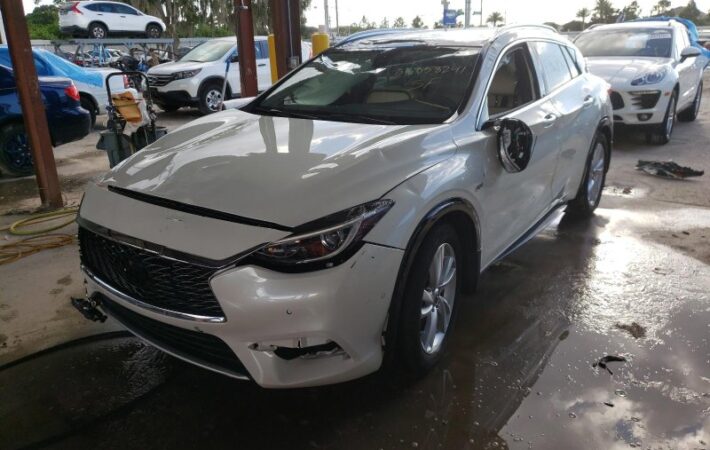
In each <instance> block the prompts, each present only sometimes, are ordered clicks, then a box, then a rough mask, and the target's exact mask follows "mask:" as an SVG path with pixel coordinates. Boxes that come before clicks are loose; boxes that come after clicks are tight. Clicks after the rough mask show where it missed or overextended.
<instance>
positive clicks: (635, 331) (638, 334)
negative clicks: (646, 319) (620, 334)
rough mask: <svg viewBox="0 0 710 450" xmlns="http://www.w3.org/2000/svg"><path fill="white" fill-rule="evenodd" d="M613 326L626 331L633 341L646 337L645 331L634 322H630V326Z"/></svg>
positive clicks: (618, 324) (619, 324)
mask: <svg viewBox="0 0 710 450" xmlns="http://www.w3.org/2000/svg"><path fill="white" fill-rule="evenodd" d="M614 326H615V327H616V328H618V329H620V330H624V331H628V332H629V334H631V336H633V337H634V339H639V338H644V337H646V329H645V328H644V327H642V326H641V325H639V324H638V323H636V322H631V325H627V324H621V323H617V324H616V325H614Z"/></svg>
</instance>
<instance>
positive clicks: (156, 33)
mask: <svg viewBox="0 0 710 450" xmlns="http://www.w3.org/2000/svg"><path fill="white" fill-rule="evenodd" d="M162 34H163V29H162V28H160V26H158V25H156V24H154V23H151V24H150V25H148V26H147V27H146V28H145V36H146V37H147V38H148V39H160V36H161V35H162Z"/></svg>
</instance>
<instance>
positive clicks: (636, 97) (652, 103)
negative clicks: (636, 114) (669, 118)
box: [629, 91, 661, 109]
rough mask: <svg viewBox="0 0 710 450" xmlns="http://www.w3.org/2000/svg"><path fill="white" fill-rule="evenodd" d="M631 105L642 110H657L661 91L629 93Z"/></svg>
mask: <svg viewBox="0 0 710 450" xmlns="http://www.w3.org/2000/svg"><path fill="white" fill-rule="evenodd" d="M629 94H630V95H631V104H632V105H634V106H636V107H637V108H640V109H651V108H655V107H656V104H657V103H658V100H659V99H660V98H661V92H660V91H644V92H629Z"/></svg>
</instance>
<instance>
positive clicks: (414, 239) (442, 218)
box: [383, 197, 481, 365]
mask: <svg viewBox="0 0 710 450" xmlns="http://www.w3.org/2000/svg"><path fill="white" fill-rule="evenodd" d="M442 223H447V224H450V225H451V226H453V227H454V229H455V230H456V232H457V234H458V235H459V237H460V238H461V239H462V241H461V243H462V245H463V247H464V258H465V259H464V267H465V273H466V276H465V277H464V282H463V283H464V284H463V291H464V292H465V293H470V292H473V291H474V290H475V288H476V283H477V282H478V276H479V271H480V265H481V227H480V220H479V216H478V213H477V212H476V210H475V208H474V207H473V205H472V204H471V203H470V202H469V201H467V200H466V199H463V198H460V197H452V198H449V199H446V200H443V201H441V202H440V203H438V204H437V205H436V206H434V207H433V208H431V209H430V210H429V211H428V212H427V213H426V214H425V215H424V217H423V218H422V219H421V220H420V221H419V223H418V224H417V227H416V228H415V230H414V233H412V236H411V237H410V238H409V241H408V244H407V248H406V249H405V251H404V256H403V257H402V262H401V264H400V267H399V271H398V273H397V282H396V284H395V288H394V292H393V294H392V301H391V303H390V308H389V313H388V319H387V325H386V329H385V330H384V333H383V347H385V348H386V349H387V351H385V359H384V362H383V365H390V364H392V363H393V362H394V357H393V355H394V352H393V351H391V349H392V348H394V347H396V346H397V343H396V337H397V334H398V327H399V320H400V316H401V309H402V302H403V300H404V292H405V290H406V289H405V288H406V286H407V283H408V280H407V274H408V273H409V272H410V270H411V268H412V265H413V264H414V259H415V256H416V254H417V252H418V251H419V248H420V247H421V246H422V244H423V242H424V240H425V239H426V237H427V236H428V235H429V233H430V232H431V231H432V229H434V227H435V226H437V225H439V224H442Z"/></svg>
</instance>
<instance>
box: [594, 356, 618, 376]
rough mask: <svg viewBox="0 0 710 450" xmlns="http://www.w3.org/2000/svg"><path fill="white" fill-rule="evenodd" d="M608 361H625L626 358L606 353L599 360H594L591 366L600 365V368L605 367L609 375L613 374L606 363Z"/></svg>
mask: <svg viewBox="0 0 710 450" xmlns="http://www.w3.org/2000/svg"><path fill="white" fill-rule="evenodd" d="M610 362H626V358H624V357H623V356H615V355H606V356H605V357H603V358H601V359H600V360H599V361H597V362H595V363H594V364H592V367H594V368H596V367H597V366H598V367H601V368H602V369H605V370H606V371H607V372H609V375H614V372H612V371H611V369H609V368H608V367H607V366H606V365H607V363H610Z"/></svg>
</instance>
